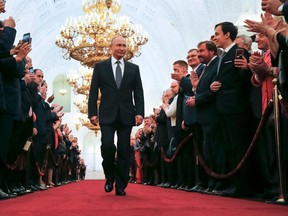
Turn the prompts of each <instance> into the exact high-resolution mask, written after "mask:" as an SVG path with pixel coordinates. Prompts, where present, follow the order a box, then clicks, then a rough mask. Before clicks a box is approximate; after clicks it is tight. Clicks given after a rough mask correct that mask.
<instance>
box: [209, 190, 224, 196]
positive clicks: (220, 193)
mask: <svg viewBox="0 0 288 216" xmlns="http://www.w3.org/2000/svg"><path fill="white" fill-rule="evenodd" d="M211 194H213V195H216V196H224V194H223V192H222V191H219V190H216V189H214V190H213V191H211Z"/></svg>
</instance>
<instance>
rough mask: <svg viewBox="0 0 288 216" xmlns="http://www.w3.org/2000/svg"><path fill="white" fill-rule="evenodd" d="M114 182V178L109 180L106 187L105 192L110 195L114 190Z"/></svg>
mask: <svg viewBox="0 0 288 216" xmlns="http://www.w3.org/2000/svg"><path fill="white" fill-rule="evenodd" d="M113 184H114V180H113V178H107V180H106V183H105V185H104V190H105V192H107V193H109V192H111V191H112V190H113Z"/></svg>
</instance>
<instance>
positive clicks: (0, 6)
mask: <svg viewBox="0 0 288 216" xmlns="http://www.w3.org/2000/svg"><path fill="white" fill-rule="evenodd" d="M5 12H6V11H5V3H4V2H3V1H2V2H0V13H5Z"/></svg>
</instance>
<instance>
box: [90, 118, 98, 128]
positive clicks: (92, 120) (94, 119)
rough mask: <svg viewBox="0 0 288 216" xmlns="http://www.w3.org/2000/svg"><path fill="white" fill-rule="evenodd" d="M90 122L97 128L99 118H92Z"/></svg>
mask: <svg viewBox="0 0 288 216" xmlns="http://www.w3.org/2000/svg"><path fill="white" fill-rule="evenodd" d="M90 122H91V124H93V125H95V126H97V125H98V124H99V121H98V117H97V116H92V117H91V118H90Z"/></svg>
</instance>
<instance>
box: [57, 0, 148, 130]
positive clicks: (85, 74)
mask: <svg viewBox="0 0 288 216" xmlns="http://www.w3.org/2000/svg"><path fill="white" fill-rule="evenodd" d="M82 5H83V11H84V13H85V14H84V16H79V17H78V18H70V19H67V20H66V23H65V25H63V26H62V27H61V30H60V34H59V35H58V36H57V37H56V42H55V43H56V45H57V46H58V47H60V48H62V51H63V53H64V54H63V58H64V59H67V60H70V59H71V58H72V59H75V60H77V61H79V62H80V64H81V65H82V67H80V69H79V71H76V70H71V71H70V72H69V74H68V75H67V81H68V83H69V85H71V87H72V89H73V92H74V94H75V95H76V96H79V97H77V98H75V100H74V105H75V106H76V107H77V109H78V111H79V112H80V113H81V116H80V117H79V121H77V127H78V128H79V124H80V123H81V124H82V125H83V126H86V127H87V128H89V129H91V130H93V131H95V132H96V133H97V131H98V130H99V129H100V128H99V126H94V125H92V124H91V123H90V120H89V119H88V118H87V113H88V107H87V104H88V95H89V89H90V83H91V79H92V73H93V70H92V68H93V67H94V65H95V63H97V62H100V61H103V60H106V59H108V58H110V57H111V52H110V44H111V40H112V39H113V38H114V37H115V36H122V37H124V38H125V39H126V41H127V53H126V55H125V59H126V60H130V59H131V58H132V57H139V56H140V55H141V47H142V46H143V45H145V44H146V43H147V41H148V35H147V33H145V32H144V31H143V30H142V27H141V26H140V25H134V24H133V23H132V22H131V21H130V19H129V17H127V16H121V17H117V14H118V13H119V12H120V10H121V5H120V0H83V1H82ZM99 95H101V94H100V92H99ZM99 101H100V99H99V98H98V106H99V103H100V102H99Z"/></svg>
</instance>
